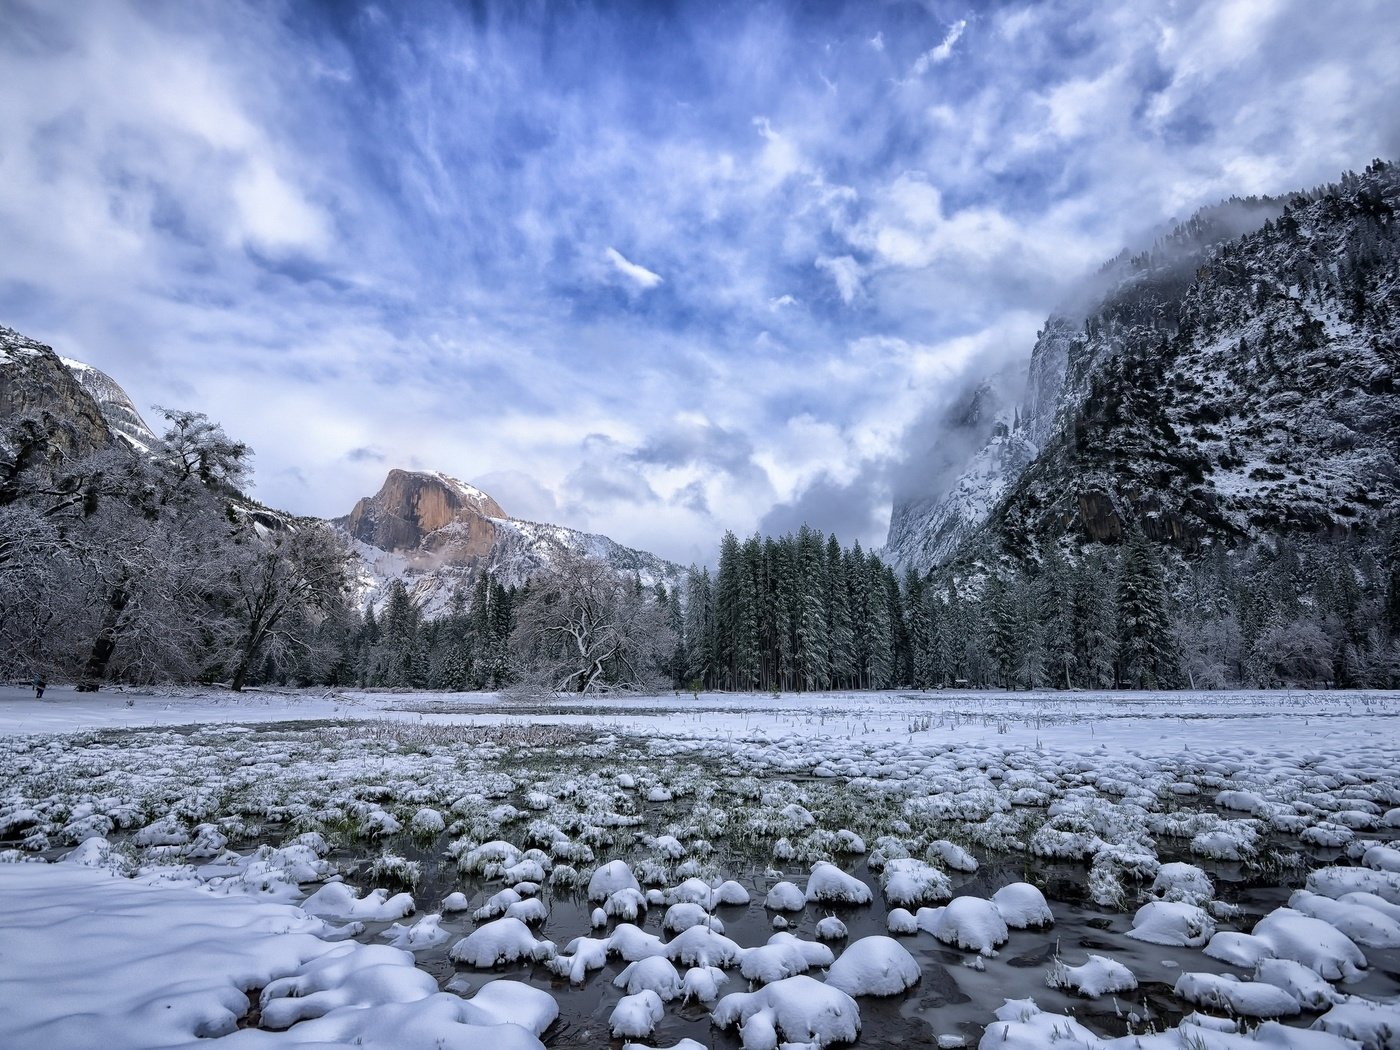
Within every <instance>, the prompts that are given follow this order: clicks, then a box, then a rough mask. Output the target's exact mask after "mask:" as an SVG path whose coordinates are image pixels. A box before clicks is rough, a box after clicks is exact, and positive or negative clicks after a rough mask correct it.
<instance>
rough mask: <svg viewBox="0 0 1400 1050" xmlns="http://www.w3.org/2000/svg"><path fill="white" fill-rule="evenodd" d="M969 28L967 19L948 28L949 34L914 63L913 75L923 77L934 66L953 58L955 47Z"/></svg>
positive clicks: (961, 19) (960, 20) (958, 21)
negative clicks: (964, 31)
mask: <svg viewBox="0 0 1400 1050" xmlns="http://www.w3.org/2000/svg"><path fill="white" fill-rule="evenodd" d="M966 28H967V19H965V18H960V19H958V20H957V21H956V22H954V23H953V24H952V25H951V26H949V27H948V32H947V34H946V35H945V36H944V37H943V39H942V40H941V41H940V42H939V43H938V44H937V46H935V47H931V48H929V50H927V51H925V52H924V53H923V54H922V55H920V56H919V57H918V58H917V59H915V61H914V68H913V75H914V76H916V77H921V76H923V75H924V74H925V73H927V72H928V71H929V69H930V67H932V66H936V65H938V64H939V63H941V62H946V61H948V59H950V58H951V57H952V56H953V47H954V45H956V44H957V42H958V40H959V39H961V37H962V35H963V30H964V29H966Z"/></svg>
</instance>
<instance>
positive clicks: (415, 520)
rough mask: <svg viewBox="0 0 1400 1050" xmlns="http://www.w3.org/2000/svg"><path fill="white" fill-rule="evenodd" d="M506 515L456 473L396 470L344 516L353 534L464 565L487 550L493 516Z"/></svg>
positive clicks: (494, 532) (380, 545)
mask: <svg viewBox="0 0 1400 1050" xmlns="http://www.w3.org/2000/svg"><path fill="white" fill-rule="evenodd" d="M505 517H506V512H505V511H504V510H502V509H501V505H500V504H499V503H497V502H496V501H495V500H494V499H492V498H491V497H490V496H488V495H487V494H486V493H484V492H482V491H481V490H480V489H478V488H475V487H473V486H471V485H468V484H466V483H465V482H462V481H458V480H457V479H456V478H451V477H448V476H447V475H446V474H438V473H430V472H427V471H408V470H398V469H394V470H391V471H389V476H388V477H387V478H385V479H384V484H383V486H382V487H381V488H380V490H379V491H378V492H377V493H375V494H374V495H373V496H366V497H364V498H363V499H361V500H360V501H359V502H357V503H356V504H355V509H354V510H352V511H351V512H350V514H349V516H348V517H347V518H344V519H342V520H343V523H344V527H345V530H346V531H347V532H348V533H349V534H350V535H351V536H353V537H354V538H355V539H357V540H360V541H362V542H364V543H368V544H370V545H371V546H374V547H378V548H379V549H380V550H386V551H399V552H416V553H421V554H422V555H424V556H425V558H426V559H427V560H435V561H437V562H440V563H451V564H467V563H468V562H470V561H471V560H472V559H473V558H479V557H481V556H482V555H484V554H486V553H487V552H488V551H490V549H491V547H492V545H493V544H494V543H495V542H496V539H497V535H498V531H499V530H498V528H497V526H496V525H495V524H493V523H492V521H491V519H492V518H498V519H499V518H505Z"/></svg>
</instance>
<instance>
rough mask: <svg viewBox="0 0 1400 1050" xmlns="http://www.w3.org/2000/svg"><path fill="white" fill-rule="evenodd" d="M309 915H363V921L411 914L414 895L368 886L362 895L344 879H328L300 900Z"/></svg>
mask: <svg viewBox="0 0 1400 1050" xmlns="http://www.w3.org/2000/svg"><path fill="white" fill-rule="evenodd" d="M301 910H302V911H304V912H306V914H308V915H318V916H324V917H329V918H333V919H362V920H364V921H366V922H388V921H389V920H390V919H402V918H403V917H404V916H405V915H412V914H413V898H412V897H411V896H410V895H409V894H407V893H396V894H394V895H393V896H392V897H391V896H389V891H388V890H370V891H369V892H368V893H366V894H365V895H364V896H363V897H356V896H355V891H354V890H352V889H351V888H350V887H349V886H347V885H345V883H343V882H330V883H327V884H326V885H324V886H322V887H321V888H320V889H319V890H317V891H316V892H315V893H313V894H312V895H311V896H310V897H307V898H306V900H304V901H302V902H301Z"/></svg>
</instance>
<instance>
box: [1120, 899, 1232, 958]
mask: <svg viewBox="0 0 1400 1050" xmlns="http://www.w3.org/2000/svg"><path fill="white" fill-rule="evenodd" d="M1214 933H1215V920H1214V919H1212V918H1211V917H1210V916H1209V915H1207V914H1206V913H1205V912H1204V911H1202V910H1201V909H1200V908H1198V907H1196V906H1195V905H1194V904H1184V903H1181V902H1180V901H1149V902H1148V903H1146V904H1144V905H1143V906H1142V907H1141V908H1139V909H1138V910H1137V914H1136V915H1134V916H1133V928H1132V929H1131V930H1129V931H1128V936H1129V937H1132V938H1133V939H1134V940H1139V941H1146V942H1148V943H1149V944H1162V945H1168V946H1176V947H1189V948H1199V947H1201V946H1203V945H1204V944H1206V942H1208V941H1209V940H1210V938H1211V935H1212V934H1214Z"/></svg>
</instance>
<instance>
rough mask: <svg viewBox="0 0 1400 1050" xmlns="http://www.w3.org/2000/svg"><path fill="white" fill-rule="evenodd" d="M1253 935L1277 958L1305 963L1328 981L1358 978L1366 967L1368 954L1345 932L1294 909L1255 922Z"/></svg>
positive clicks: (1280, 910) (1275, 913)
mask: <svg viewBox="0 0 1400 1050" xmlns="http://www.w3.org/2000/svg"><path fill="white" fill-rule="evenodd" d="M1254 936H1256V937H1258V938H1260V939H1261V940H1264V941H1267V942H1268V944H1269V946H1270V947H1271V948H1273V950H1274V955H1276V956H1277V957H1278V958H1280V959H1292V960H1293V961H1294V962H1299V963H1302V964H1303V965H1304V966H1306V967H1308V969H1310V970H1313V971H1315V972H1316V973H1317V974H1318V975H1319V976H1321V977H1325V978H1326V979H1327V980H1329V981H1339V980H1349V979H1351V978H1354V977H1357V976H1359V974H1360V971H1361V970H1363V969H1365V967H1366V956H1365V955H1363V954H1362V953H1361V949H1360V948H1358V947H1357V946H1356V944H1355V943H1354V942H1353V941H1352V940H1351V938H1349V937H1347V935H1346V934H1344V933H1342V932H1341V931H1340V930H1338V929H1337V928H1336V927H1335V926H1332V925H1331V924H1330V923H1327V922H1324V921H1323V920H1321V919H1314V918H1313V917H1312V916H1310V915H1304V914H1303V913H1302V912H1297V911H1294V910H1293V909H1292V908H1278V909H1276V910H1274V911H1272V912H1270V913H1269V914H1268V915H1265V916H1264V917H1263V918H1262V919H1260V920H1259V922H1258V923H1257V924H1256V925H1255V927H1254Z"/></svg>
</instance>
